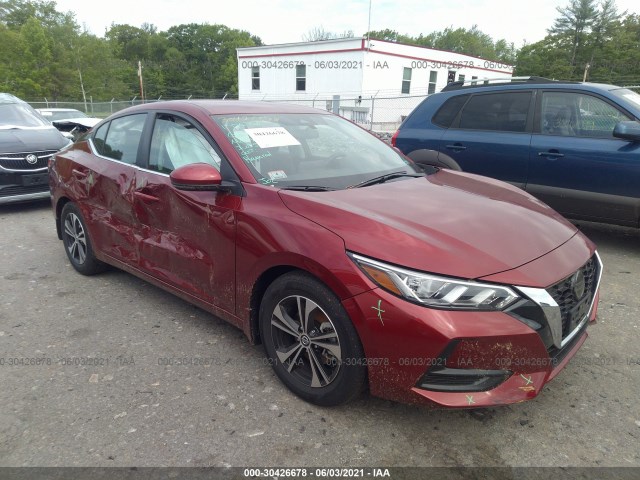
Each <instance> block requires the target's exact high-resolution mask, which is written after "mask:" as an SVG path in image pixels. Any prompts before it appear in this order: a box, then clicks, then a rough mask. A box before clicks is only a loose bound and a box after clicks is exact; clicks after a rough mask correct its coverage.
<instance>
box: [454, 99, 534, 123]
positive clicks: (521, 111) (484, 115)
mask: <svg viewBox="0 0 640 480" xmlns="http://www.w3.org/2000/svg"><path fill="white" fill-rule="evenodd" d="M530 102H531V92H509V93H492V94H486V95H474V96H473V97H471V100H469V102H468V103H467V104H466V105H465V107H464V110H463V111H462V115H461V117H460V128H465V129H469V130H494V131H502V132H524V131H526V129H527V115H528V113H529V105H530Z"/></svg>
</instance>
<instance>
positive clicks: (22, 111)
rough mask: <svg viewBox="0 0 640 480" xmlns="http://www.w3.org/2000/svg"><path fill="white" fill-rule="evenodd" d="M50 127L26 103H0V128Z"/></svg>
mask: <svg viewBox="0 0 640 480" xmlns="http://www.w3.org/2000/svg"><path fill="white" fill-rule="evenodd" d="M3 127H4V128H7V127H11V128H14V127H18V128H21V127H22V128H24V127H51V125H50V124H49V123H47V122H46V121H45V120H44V119H43V118H42V117H41V116H40V115H38V113H37V112H36V111H35V110H34V109H33V108H32V107H31V106H30V105H28V104H26V103H0V128H3Z"/></svg>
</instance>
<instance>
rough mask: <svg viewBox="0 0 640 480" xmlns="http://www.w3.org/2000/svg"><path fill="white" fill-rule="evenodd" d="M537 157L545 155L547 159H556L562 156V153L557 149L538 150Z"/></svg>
mask: <svg viewBox="0 0 640 480" xmlns="http://www.w3.org/2000/svg"><path fill="white" fill-rule="evenodd" d="M538 156H539V157H547V158H548V159H549V160H556V159H558V158H562V157H564V153H560V152H559V151H557V150H549V151H548V152H538Z"/></svg>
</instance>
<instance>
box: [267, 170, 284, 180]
mask: <svg viewBox="0 0 640 480" xmlns="http://www.w3.org/2000/svg"><path fill="white" fill-rule="evenodd" d="M267 175H269V178H270V179H271V180H280V179H282V178H287V174H286V173H285V172H284V170H274V171H272V172H267Z"/></svg>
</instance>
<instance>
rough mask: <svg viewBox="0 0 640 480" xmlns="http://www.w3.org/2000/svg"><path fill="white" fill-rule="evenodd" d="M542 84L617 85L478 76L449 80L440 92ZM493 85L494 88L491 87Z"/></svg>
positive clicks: (601, 86)
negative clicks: (477, 77)
mask: <svg viewBox="0 0 640 480" xmlns="http://www.w3.org/2000/svg"><path fill="white" fill-rule="evenodd" d="M536 85H537V86H544V87H545V88H547V87H548V88H554V87H558V86H563V87H566V86H572V87H575V88H578V89H581V88H588V89H600V90H615V89H617V88H621V87H617V86H615V85H607V84H604V83H589V82H574V81H569V80H551V79H549V78H544V77H535V76H532V77H511V78H492V79H488V78H479V79H472V80H464V81H457V82H451V83H449V84H448V85H447V86H446V87H444V88H443V89H442V90H441V91H442V92H451V91H460V90H465V91H466V90H476V89H478V90H485V89H490V90H494V89H496V88H497V89H505V88H509V89H511V88H514V89H516V88H518V87H520V88H522V87H529V86H536ZM492 87H495V88H492Z"/></svg>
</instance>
